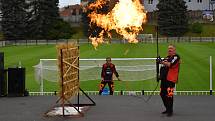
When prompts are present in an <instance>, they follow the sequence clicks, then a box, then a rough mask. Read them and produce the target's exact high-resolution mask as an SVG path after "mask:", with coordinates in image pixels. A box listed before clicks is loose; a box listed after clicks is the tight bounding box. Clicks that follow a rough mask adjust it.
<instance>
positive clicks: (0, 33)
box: [0, 32, 4, 41]
mask: <svg viewBox="0 0 215 121" xmlns="http://www.w3.org/2000/svg"><path fill="white" fill-rule="evenodd" d="M2 40H4V35H3V33H2V32H0V41H2Z"/></svg>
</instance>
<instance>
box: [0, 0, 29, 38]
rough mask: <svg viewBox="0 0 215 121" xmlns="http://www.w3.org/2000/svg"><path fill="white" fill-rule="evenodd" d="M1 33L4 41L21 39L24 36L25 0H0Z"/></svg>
mask: <svg viewBox="0 0 215 121" xmlns="http://www.w3.org/2000/svg"><path fill="white" fill-rule="evenodd" d="M1 11H2V22H1V24H2V32H3V34H4V36H5V39H8V40H12V39H23V38H25V36H26V31H25V30H26V29H25V28H26V20H27V12H26V3H25V0H1Z"/></svg>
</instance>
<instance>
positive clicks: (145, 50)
mask: <svg viewBox="0 0 215 121" xmlns="http://www.w3.org/2000/svg"><path fill="white" fill-rule="evenodd" d="M167 45H168V44H160V45H159V47H160V49H159V52H160V55H161V56H162V57H164V56H166V52H167ZM176 47H177V52H178V53H179V54H180V56H181V58H182V64H181V67H180V76H179V83H178V84H177V90H209V56H213V57H214V60H213V63H215V43H176ZM126 50H129V51H128V53H127V54H126V55H125V54H124V53H125V51H126ZM0 51H1V52H2V51H3V52H5V66H6V67H15V66H16V65H18V63H19V61H21V62H22V65H23V66H24V67H26V69H27V70H26V88H27V89H28V90H30V91H39V83H38V82H36V81H35V79H34V68H33V67H32V66H34V65H36V64H38V63H39V59H41V58H43V59H48V58H56V48H55V46H54V45H40V46H10V47H3V48H0ZM107 56H111V57H113V58H132V57H155V56H156V44H103V45H101V46H99V47H98V48H97V50H95V49H94V48H93V47H92V46H91V45H90V44H82V45H81V46H80V57H81V58H105V57H107ZM213 68H215V64H213ZM213 80H215V72H213ZM99 82H100V81H99V80H95V81H83V82H81V87H82V88H83V89H84V90H98V85H99ZM126 85H127V87H126ZM44 86H45V91H55V90H58V89H59V87H58V83H53V82H48V81H45V84H44ZM155 86H156V82H155V79H153V80H146V81H132V82H117V81H116V82H115V89H116V90H143V89H144V90H152V89H154V87H155ZM213 87H214V88H213V89H215V83H214V84H213Z"/></svg>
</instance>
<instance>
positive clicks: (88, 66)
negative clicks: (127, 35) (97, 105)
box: [34, 58, 156, 92]
mask: <svg viewBox="0 0 215 121" xmlns="http://www.w3.org/2000/svg"><path fill="white" fill-rule="evenodd" d="M155 60H156V58H112V63H113V64H115V66H116V70H117V72H118V73H119V77H120V79H121V80H122V81H143V80H150V79H154V78H155V76H156V65H155ZM105 62H106V61H105V59H80V61H79V64H80V65H79V74H80V75H79V77H80V81H91V80H101V70H102V65H103V64H104V63H105ZM34 68H35V79H36V80H37V81H38V82H39V83H40V91H41V92H43V81H44V80H46V81H51V82H58V79H59V77H58V75H59V74H58V68H57V60H56V59H40V62H39V64H38V65H35V66H34ZM114 80H116V77H115V76H114Z"/></svg>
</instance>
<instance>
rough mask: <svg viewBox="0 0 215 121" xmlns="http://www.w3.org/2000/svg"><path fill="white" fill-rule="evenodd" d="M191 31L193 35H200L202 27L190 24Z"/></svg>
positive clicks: (198, 24)
mask: <svg viewBox="0 0 215 121" xmlns="http://www.w3.org/2000/svg"><path fill="white" fill-rule="evenodd" d="M191 31H192V32H193V33H197V34H200V33H202V32H203V26H202V24H201V23H193V24H192V27H191Z"/></svg>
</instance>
